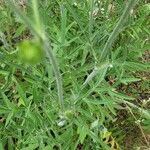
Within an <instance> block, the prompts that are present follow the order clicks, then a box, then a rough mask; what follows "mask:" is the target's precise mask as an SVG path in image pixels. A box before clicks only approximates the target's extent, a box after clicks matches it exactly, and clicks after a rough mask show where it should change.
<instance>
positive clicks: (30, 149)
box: [20, 143, 39, 150]
mask: <svg viewBox="0 0 150 150" xmlns="http://www.w3.org/2000/svg"><path fill="white" fill-rule="evenodd" d="M38 145H39V144H38V143H36V144H29V146H28V147H26V148H22V149H20V150H34V149H36V148H37V147H38Z"/></svg>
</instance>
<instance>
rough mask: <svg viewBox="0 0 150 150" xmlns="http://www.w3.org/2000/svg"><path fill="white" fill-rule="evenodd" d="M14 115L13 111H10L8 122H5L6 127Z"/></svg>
mask: <svg viewBox="0 0 150 150" xmlns="http://www.w3.org/2000/svg"><path fill="white" fill-rule="evenodd" d="M13 115H14V113H13V112H10V113H9V114H8V116H7V119H6V123H5V127H6V126H7V125H8V124H9V122H10V121H11V119H12V117H13Z"/></svg>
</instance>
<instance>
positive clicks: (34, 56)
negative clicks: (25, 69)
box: [18, 40, 44, 64]
mask: <svg viewBox="0 0 150 150" xmlns="http://www.w3.org/2000/svg"><path fill="white" fill-rule="evenodd" d="M18 47H19V58H20V59H21V61H23V62H24V63H28V64H37V63H39V62H40V61H41V60H42V58H43V55H44V52H43V49H42V46H41V43H40V42H39V41H36V40H25V41H23V42H21V43H20V44H19V45H18Z"/></svg>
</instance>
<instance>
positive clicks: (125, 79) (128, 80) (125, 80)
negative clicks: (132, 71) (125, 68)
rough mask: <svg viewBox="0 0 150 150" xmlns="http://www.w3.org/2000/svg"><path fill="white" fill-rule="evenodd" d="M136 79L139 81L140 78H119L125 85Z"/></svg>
mask: <svg viewBox="0 0 150 150" xmlns="http://www.w3.org/2000/svg"><path fill="white" fill-rule="evenodd" d="M137 81H141V79H139V78H122V79H121V80H120V82H121V83H123V84H125V85H128V84H129V83H132V82H137Z"/></svg>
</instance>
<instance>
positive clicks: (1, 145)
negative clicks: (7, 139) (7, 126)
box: [0, 142, 4, 150]
mask: <svg viewBox="0 0 150 150" xmlns="http://www.w3.org/2000/svg"><path fill="white" fill-rule="evenodd" d="M0 150H4V148H3V144H2V143H1V142H0Z"/></svg>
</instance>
